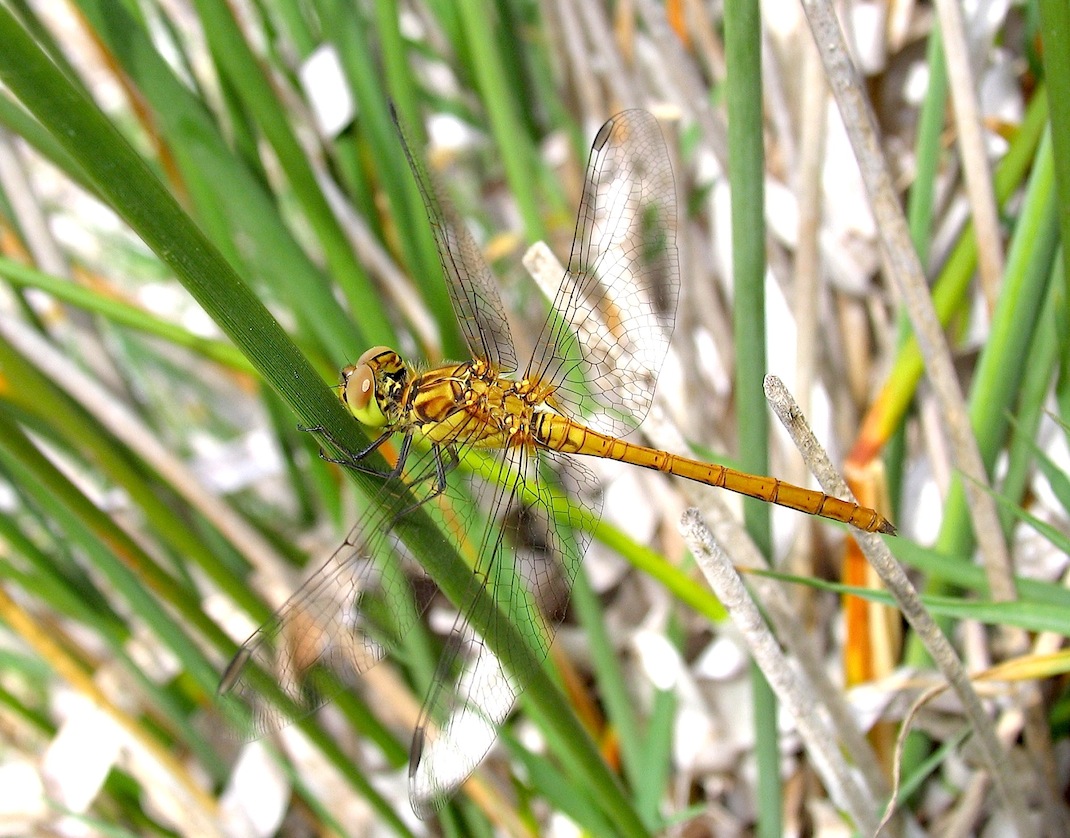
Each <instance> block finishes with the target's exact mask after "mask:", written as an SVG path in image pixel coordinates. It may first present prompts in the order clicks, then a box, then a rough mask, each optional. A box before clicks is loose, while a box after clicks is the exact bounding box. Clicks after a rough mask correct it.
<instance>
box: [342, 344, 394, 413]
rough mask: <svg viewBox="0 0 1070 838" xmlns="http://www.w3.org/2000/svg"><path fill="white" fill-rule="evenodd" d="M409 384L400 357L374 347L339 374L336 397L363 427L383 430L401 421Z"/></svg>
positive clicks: (389, 351)
mask: <svg viewBox="0 0 1070 838" xmlns="http://www.w3.org/2000/svg"><path fill="white" fill-rule="evenodd" d="M408 383H409V368H408V366H407V365H406V364H405V362H404V361H403V360H401V356H400V355H398V354H397V353H396V352H395V351H394V350H393V349H390V348H389V347H386V346H375V347H372V348H371V349H369V350H367V351H366V352H365V353H364V354H363V355H361V356H360V358H358V359H357V362H356V363H355V364H350V365H349V366H347V367H346V368H345V369H343V370H342V383H341V385H340V386H339V396H340V398H341V399H342V403H343V404H344V405H345V406H346V409H347V410H348V411H349V412H350V413H351V414H352V415H353V416H354V418H356V420H357V421H358V422H360V423H361V424H362V425H366V426H367V427H369V428H382V427H386V426H387V425H393V424H395V423H396V422H397V421H398V419H399V418H400V416H401V412H402V409H403V401H404V394H405V390H406V388H407V387H408Z"/></svg>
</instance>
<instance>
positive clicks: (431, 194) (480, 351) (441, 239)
mask: <svg viewBox="0 0 1070 838" xmlns="http://www.w3.org/2000/svg"><path fill="white" fill-rule="evenodd" d="M391 115H392V116H393V119H394V126H395V127H396V128H397V133H398V137H399V138H400V140H401V146H402V148H403V149H404V150H405V158H406V159H407V160H408V161H409V168H410V169H411V170H412V175H413V177H414V178H415V179H416V185H417V186H418V187H419V188H420V195H421V196H422V197H423V201H424V207H425V209H426V210H427V218H428V220H429V221H430V222H431V229H432V231H433V232H434V235H435V246H436V247H437V248H438V258H439V260H440V261H441V262H442V268H443V270H444V271H445V272H446V287H447V288H448V290H449V294H450V299H451V300H452V301H453V310H454V311H455V312H456V314H457V320H458V322H459V323H460V326H461V331H462V332H463V333H464V337H465V340H466V341H467V342H468V348H469V350H471V352H472V357H474V358H485V359H487V360H488V361H490V362H491V363H492V364H493V365H494V366H495V367H496V368H497V369H498V370H499V371H500V372H513V371H515V370H516V367H517V363H516V350H515V348H514V347H513V336H512V333H511V332H510V331H509V322H508V320H506V318H505V307H504V306H503V305H502V299H501V296H500V295H499V294H498V286H497V281H496V280H495V278H494V274H493V273H492V272H491V270H490V267H489V266H488V265H487V262H486V260H485V259H484V258H483V254H482V253H481V252H480V249H479V245H477V244H476V242H475V239H473V238H472V234H471V233H470V232H468V228H467V227H466V226H465V224H464V222H463V221H462V220H461V219H460V218H459V217H458V216H457V212H456V211H455V210H454V209H453V205H452V204H450V202H449V201H448V200H447V199H446V197H445V194H444V193H443V192H442V191H441V190H440V189H438V188H437V184H436V183H435V181H434V179H433V178H432V177H431V175H430V174H429V173H428V171H427V170H426V169H425V168H424V165H423V163H422V162H421V161H420V159H419V158H418V157H417V156H416V155H415V154H414V153H413V151H412V148H411V147H410V146H409V142H408V140H407V138H406V136H405V130H404V128H403V127H402V125H401V122H400V120H399V118H398V115H397V113H396V111H394V110H393V108H391Z"/></svg>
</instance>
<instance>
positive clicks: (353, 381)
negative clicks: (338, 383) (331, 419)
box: [342, 364, 386, 428]
mask: <svg viewBox="0 0 1070 838" xmlns="http://www.w3.org/2000/svg"><path fill="white" fill-rule="evenodd" d="M342 401H343V402H345V406H346V407H347V408H348V409H349V412H350V413H352V414H353V416H354V417H356V419H357V420H358V421H359V422H360V423H361V424H363V425H368V426H369V427H372V428H381V427H382V426H383V425H385V424H386V418H385V417H384V416H383V414H382V411H381V410H380V409H379V404H378V402H377V401H376V400H375V375H374V374H373V373H372V368H371V367H370V366H368V364H353V365H351V366H348V367H346V368H345V369H344V370H342Z"/></svg>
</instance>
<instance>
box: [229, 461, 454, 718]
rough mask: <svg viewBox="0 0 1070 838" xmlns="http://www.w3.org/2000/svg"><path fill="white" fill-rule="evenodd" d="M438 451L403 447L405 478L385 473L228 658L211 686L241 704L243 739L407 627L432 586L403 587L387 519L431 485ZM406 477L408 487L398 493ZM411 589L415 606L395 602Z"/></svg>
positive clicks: (302, 705)
mask: <svg viewBox="0 0 1070 838" xmlns="http://www.w3.org/2000/svg"><path fill="white" fill-rule="evenodd" d="M438 457H439V452H438V451H437V450H436V449H431V450H428V451H425V452H421V453H420V454H418V455H417V454H412V455H410V461H411V462H410V467H409V469H408V470H407V473H408V475H409V478H408V479H407V480H406V481H405V482H404V483H403V482H402V481H398V480H388V481H386V482H385V483H384V485H383V488H382V489H381V490H380V491H379V493H378V495H377V496H376V498H375V499H374V501H373V502H372V504H371V505H370V507H369V511H368V512H367V513H366V515H365V516H364V518H363V519H362V520H361V521H360V522H358V524H357V525H356V526H354V527H353V529H352V531H351V532H350V533H349V536H348V537H347V538H346V540H345V541H344V542H343V543H342V544H341V546H339V547H338V549H337V550H335V551H334V553H333V554H332V555H331V557H330V558H329V559H328V560H327V562H326V563H325V564H324V565H323V566H322V567H321V568H320V569H319V570H318V571H316V573H315V574H314V575H313V576H311V577H310V578H309V579H308V581H307V582H306V583H305V584H304V585H303V586H302V587H301V588H300V589H299V590H298V591H297V592H296V593H294V595H293V596H291V597H290V599H289V600H287V601H286V603H285V604H284V605H283V606H282V607H281V608H280V609H279V610H278V611H277V612H276V613H275V615H274V616H273V617H272V618H271V619H270V620H268V622H266V623H265V624H264V625H263V626H261V627H260V628H259V629H258V630H257V631H256V633H255V634H253V635H252V637H250V638H249V639H248V640H247V641H246V642H245V643H244V644H243V645H242V647H241V649H240V650H239V652H238V654H237V655H236V656H235V657H234V659H233V660H232V661H231V662H230V664H229V665H228V667H227V669H226V671H225V672H224V674H223V677H222V679H221V682H220V685H219V692H220V693H221V694H223V695H228V696H231V697H233V698H234V699H236V700H237V701H238V702H239V703H240V707H241V708H243V709H244V713H245V715H247V716H248V719H247V729H246V730H244V731H243V732H244V733H245V734H246V735H247V737H248V738H256V737H259V736H262V735H265V734H267V733H270V732H273V731H275V730H278V729H279V728H281V727H284V726H285V725H287V724H289V723H290V722H292V721H295V720H296V719H299V718H302V717H303V716H306V715H308V714H309V713H311V712H312V711H314V710H316V709H317V708H318V707H320V706H321V705H322V704H324V703H325V702H327V701H329V700H330V699H331V697H332V696H333V695H334V694H335V693H336V692H337V691H338V690H339V689H341V688H342V687H343V686H346V685H349V686H351V685H352V682H353V680H354V679H355V678H356V676H358V675H360V674H361V673H363V672H365V671H367V670H368V669H370V668H371V667H372V666H374V665H375V664H376V663H378V662H379V660H380V659H381V658H382V657H383V656H384V655H385V654H386V653H387V652H388V651H390V650H392V649H394V648H395V647H397V646H398V645H399V644H400V638H403V637H405V635H406V634H407V633H408V632H409V630H410V629H411V628H412V624H413V620H414V618H415V617H416V616H418V615H419V614H421V613H423V611H424V609H425V608H426V607H427V604H428V602H429V601H430V598H431V595H432V593H433V586H430V585H423V586H420V588H419V590H418V591H416V592H413V591H412V588H411V586H410V585H409V582H408V579H407V578H406V575H405V565H404V563H403V561H402V559H403V558H404V556H405V555H406V549H405V547H404V545H403V544H402V543H401V541H400V539H399V538H398V536H397V534H396V533H395V530H394V527H395V524H396V523H397V522H398V521H399V520H400V518H401V517H402V516H404V515H405V514H407V513H408V512H411V511H412V508H413V502H414V500H415V501H416V502H417V503H419V501H420V500H422V499H426V498H427V497H428V496H429V495H430V494H431V493H432V492H433V489H434V486H435V479H436V474H437V471H438V463H437V458H438ZM406 485H407V487H408V489H409V491H406ZM407 595H409V596H413V597H414V601H415V603H416V608H415V609H402V610H401V612H400V613H399V612H398V610H397V608H396V604H397V603H398V602H400V601H401V599H400V598H401V597H404V596H407Z"/></svg>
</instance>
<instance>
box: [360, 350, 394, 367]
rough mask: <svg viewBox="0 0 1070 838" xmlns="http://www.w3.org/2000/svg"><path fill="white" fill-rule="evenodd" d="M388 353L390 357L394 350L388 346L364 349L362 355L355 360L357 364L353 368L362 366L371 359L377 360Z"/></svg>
mask: <svg viewBox="0 0 1070 838" xmlns="http://www.w3.org/2000/svg"><path fill="white" fill-rule="evenodd" d="M388 352H389V353H390V354H391V355H392V354H394V350H392V349H391V348H390V347H389V346H373V347H372V348H371V349H365V350H364V354H363V355H361V356H360V357H359V358H357V363H355V364H354V365H353V366H355V367H360V366H363V365H364V364H367V363H368V362H369V361H370V360H371V359H372V358H377V357H379V356H380V355H383V354H385V353H388Z"/></svg>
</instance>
